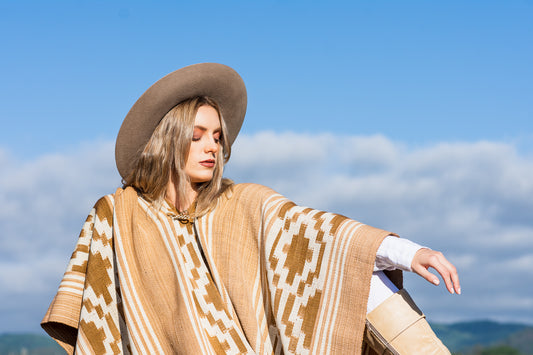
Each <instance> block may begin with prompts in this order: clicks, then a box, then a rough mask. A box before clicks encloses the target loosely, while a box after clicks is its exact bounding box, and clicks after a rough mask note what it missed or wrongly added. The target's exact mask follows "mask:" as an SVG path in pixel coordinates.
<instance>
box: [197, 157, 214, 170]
mask: <svg viewBox="0 0 533 355" xmlns="http://www.w3.org/2000/svg"><path fill="white" fill-rule="evenodd" d="M200 165H201V166H204V167H206V168H213V167H214V166H215V159H207V160H202V161H201V162H200Z"/></svg>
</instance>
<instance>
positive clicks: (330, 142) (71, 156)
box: [0, 132, 533, 332]
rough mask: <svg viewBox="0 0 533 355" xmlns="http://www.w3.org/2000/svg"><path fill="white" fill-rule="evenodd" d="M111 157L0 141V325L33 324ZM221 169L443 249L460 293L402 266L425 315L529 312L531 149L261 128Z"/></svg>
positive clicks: (108, 150)
mask: <svg viewBox="0 0 533 355" xmlns="http://www.w3.org/2000/svg"><path fill="white" fill-rule="evenodd" d="M113 157H114V155H113V143H112V142H92V143H86V144H82V145H80V147H76V148H75V149H72V150H71V151H69V152H65V153H61V154H59V153H58V154H53V155H44V156H40V157H38V158H36V159H33V160H31V161H18V160H17V159H14V158H13V157H12V156H10V155H9V154H8V153H7V152H6V151H2V150H0V164H2V169H1V171H0V230H1V235H0V258H1V259H0V260H1V262H0V284H1V285H2V287H1V289H0V305H2V306H0V318H2V319H3V320H4V322H3V325H2V326H1V327H0V332H2V331H8V330H36V329H37V327H38V322H39V320H40V317H41V316H42V315H43V313H44V311H45V310H46V307H47V305H48V303H49V301H50V300H51V297H52V295H53V294H54V293H55V291H56V288H57V285H58V282H59V280H60V278H61V275H62V273H63V271H64V268H65V267H66V264H67V262H68V258H69V256H70V253H71V251H72V248H73V246H74V244H75V241H76V238H77V235H78V233H79V229H80V228H81V225H82V223H83V220H84V218H85V216H86V215H87V213H88V212H89V210H90V208H91V206H92V204H93V203H94V202H96V200H97V199H98V198H99V197H100V196H101V195H104V194H106V193H112V192H113V191H114V189H115V188H116V187H118V186H119V185H120V178H119V177H118V174H117V173H116V171H115V166H114V160H113V159H114V158H113ZM226 175H227V176H228V177H231V178H233V179H235V180H236V181H237V182H244V181H251V182H257V183H262V184H265V185H268V186H270V187H272V188H274V189H276V190H278V191H279V192H280V193H283V194H285V195H286V196H288V197H289V198H291V199H293V200H294V201H295V202H297V203H299V204H302V205H307V206H311V207H315V208H320V209H325V210H328V211H333V212H339V213H342V214H344V215H348V216H350V217H353V218H355V219H358V220H361V221H363V222H365V223H368V224H372V225H374V226H377V227H382V228H385V229H389V230H392V231H394V232H398V233H400V234H401V235H403V236H405V237H408V238H410V239H413V240H415V241H417V242H419V243H421V244H425V245H427V246H430V247H432V248H434V249H439V250H442V251H443V252H445V254H446V255H447V256H448V257H449V259H450V260H451V261H452V262H454V263H455V264H456V266H458V268H459V270H460V273H461V280H462V286H463V290H464V294H463V295H462V296H460V297H452V296H449V295H447V294H446V293H445V291H444V289H443V288H442V287H438V288H437V287H433V286H431V285H429V284H426V283H425V281H423V280H419V279H418V278H417V277H414V276H412V275H408V276H407V277H406V280H407V281H406V283H407V286H408V288H409V289H410V290H411V293H412V294H413V295H414V297H415V299H416V300H417V301H418V303H419V304H420V305H421V307H422V308H423V309H424V311H425V312H426V313H427V314H428V315H429V317H430V320H431V319H433V320H439V321H448V320H450V321H451V320H457V319H465V318H493V319H499V320H521V321H527V322H529V323H533V309H532V307H533V289H532V287H531V286H530V283H529V282H526V280H525V279H524V277H526V278H527V277H528V276H530V275H531V273H532V270H533V257H532V255H533V219H532V218H531V211H533V199H531V196H533V179H532V178H531V176H533V159H532V158H530V157H526V156H521V155H520V154H518V153H517V152H516V150H515V147H514V146H513V145H511V144H505V143H498V142H475V143H441V144H436V145H433V146H426V147H415V148H412V147H408V146H406V145H405V144H402V143H397V142H393V141H391V140H389V139H388V138H386V137H383V136H380V135H376V136H365V137H357V136H342V135H331V134H297V133H274V132H262V133H257V134H255V135H248V136H244V135H243V136H241V137H239V139H238V140H237V142H236V144H235V146H234V151H233V155H232V158H231V161H230V164H229V166H228V169H227V174H226ZM526 275H527V276H526ZM509 300H513V304H510V303H509V302H508V301H509ZM29 305H30V306H29Z"/></svg>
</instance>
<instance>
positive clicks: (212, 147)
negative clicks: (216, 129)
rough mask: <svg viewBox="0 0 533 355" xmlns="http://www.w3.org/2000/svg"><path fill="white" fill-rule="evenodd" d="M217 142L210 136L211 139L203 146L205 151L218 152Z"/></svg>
mask: <svg viewBox="0 0 533 355" xmlns="http://www.w3.org/2000/svg"><path fill="white" fill-rule="evenodd" d="M218 148H219V147H218V143H217V142H216V140H215V139H214V138H212V137H211V139H209V141H208V142H207V144H206V146H205V151H206V152H207V153H214V154H216V153H218Z"/></svg>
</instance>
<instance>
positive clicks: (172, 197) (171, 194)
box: [165, 180, 198, 211]
mask: <svg viewBox="0 0 533 355" xmlns="http://www.w3.org/2000/svg"><path fill="white" fill-rule="evenodd" d="M196 196H198V192H197V190H196V188H195V186H194V185H192V184H190V185H187V190H186V191H185V193H184V194H183V196H180V195H179V194H178V188H177V186H176V185H175V184H174V182H173V181H172V180H171V181H170V182H169V183H168V186H167V190H166V193H165V198H166V199H167V200H168V201H170V202H172V203H173V204H174V207H176V209H177V210H178V211H185V210H187V209H188V208H189V207H190V206H191V204H192V203H193V201H194V200H195V199H196Z"/></svg>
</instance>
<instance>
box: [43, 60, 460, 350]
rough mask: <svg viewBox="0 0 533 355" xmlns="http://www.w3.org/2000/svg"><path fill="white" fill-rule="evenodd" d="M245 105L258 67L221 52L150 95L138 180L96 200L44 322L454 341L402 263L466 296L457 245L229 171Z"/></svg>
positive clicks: (424, 344) (390, 344)
mask: <svg viewBox="0 0 533 355" xmlns="http://www.w3.org/2000/svg"><path fill="white" fill-rule="evenodd" d="M245 111H246V89H245V86H244V83H243V82H242V79H241V78H240V76H239V75H238V74H237V73H236V72H235V71H233V70H232V69H231V68H229V67H226V66H224V65H221V64H213V63H204V64H197V65H193V66H189V67H186V68H182V69H180V70H178V71H175V72H173V73H171V74H169V75H167V76H166V77H164V78H162V79H161V80H159V81H158V82H156V83H155V84H154V85H153V86H152V87H150V88H149V89H148V90H147V91H146V92H145V93H144V94H143V95H142V96H141V97H140V98H139V100H138V101H137V102H136V103H135V105H134V106H133V107H132V109H131V110H130V112H129V113H128V115H127V116H126V118H125V119H124V122H123V124H122V127H121V129H120V132H119V134H118V137H117V144H116V151H115V154H116V162H117V167H118V170H119V172H120V174H121V176H122V177H123V181H124V188H122V189H118V190H117V191H116V192H115V194H112V195H108V196H105V197H103V198H102V199H100V200H99V201H98V202H97V203H96V205H95V207H94V208H93V210H92V211H91V213H90V215H89V217H88V218H87V221H86V223H85V225H84V227H83V229H82V232H81V234H80V238H79V241H78V245H77V247H76V250H75V251H74V253H73V255H72V258H71V261H70V264H69V266H68V268H67V271H66V273H65V276H64V278H63V280H62V282H61V285H60V287H59V291H58V293H57V295H56V297H55V298H54V300H53V302H52V304H51V305H50V308H49V310H48V312H47V314H46V316H45V318H44V320H43V323H42V326H43V328H44V329H45V330H46V331H47V332H48V333H49V334H50V335H51V336H52V337H54V339H56V340H57V341H58V342H59V343H60V344H61V345H62V346H63V347H64V348H65V349H66V350H67V352H69V353H73V352H76V353H80V354H83V353H98V354H104V353H106V354H107V353H134V354H156V353H164V354H172V353H180V354H181V353H183V354H214V353H216V354H221V353H222V354H223V353H232V354H237V353H260V354H271V353H311V354H325V353H335V354H347V353H363V352H364V353H373V352H374V351H376V352H379V353H401V354H417V353H418V354H429V353H435V354H446V353H449V352H447V349H446V348H445V347H444V346H443V345H442V343H441V342H440V341H439V340H438V339H437V338H436V337H435V335H434V334H433V332H432V331H431V329H430V328H429V326H428V325H427V323H426V321H425V319H424V316H423V315H422V313H421V312H420V311H419V310H418V308H416V305H414V303H413V302H412V300H411V299H410V298H409V296H408V294H407V293H406V292H405V290H403V289H402V290H400V291H398V288H399V289H401V271H399V270H394V269H403V270H414V271H415V272H417V273H418V274H420V275H421V276H422V277H424V278H426V279H427V280H428V281H430V282H433V283H435V284H438V279H437V278H436V277H435V276H434V275H433V274H431V273H430V272H428V271H427V269H428V268H429V267H433V268H435V269H436V270H437V271H438V272H439V273H440V275H441V276H442V277H443V279H444V281H445V283H446V286H447V288H448V290H449V291H450V292H451V293H454V292H456V293H460V288H459V280H458V277H457V272H456V271H455V268H454V267H453V265H451V264H450V263H449V262H448V261H447V260H446V259H445V258H444V256H442V254H441V253H439V252H435V251H431V250H429V249H426V248H421V247H420V246H418V245H417V244H414V243H412V242H409V241H406V240H404V239H399V238H396V237H395V236H394V235H393V234H391V233H390V232H387V231H383V230H380V229H377V228H373V227H370V226H366V225H363V224H361V223H359V222H356V221H353V220H350V219H348V218H346V217H343V216H339V215H335V214H331V213H326V212H322V211H317V210H313V209H310V208H303V207H299V206H297V205H295V204H294V203H292V202H290V201H288V200H287V199H286V198H284V197H283V196H281V195H279V194H277V193H276V192H274V191H272V190H270V189H268V188H266V187H264V186H260V185H254V184H237V185H234V184H233V183H232V182H231V181H229V180H226V179H223V178H222V172H223V165H224V163H225V162H227V160H228V159H229V157H230V152H231V144H232V143H233V141H234V140H235V138H236V136H237V133H238V131H239V129H240V127H241V125H242V121H243V119H244V114H245ZM381 270H389V271H390V272H388V271H387V273H388V276H389V277H390V278H389V277H387V276H385V274H384V273H383V272H382V271H381ZM392 270H394V271H392ZM391 280H392V282H391Z"/></svg>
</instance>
